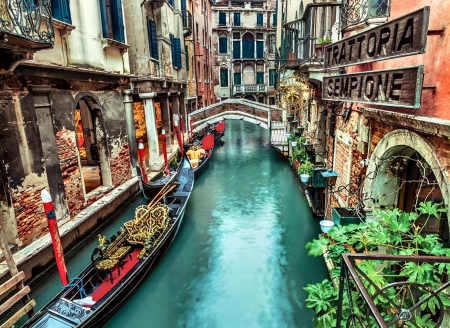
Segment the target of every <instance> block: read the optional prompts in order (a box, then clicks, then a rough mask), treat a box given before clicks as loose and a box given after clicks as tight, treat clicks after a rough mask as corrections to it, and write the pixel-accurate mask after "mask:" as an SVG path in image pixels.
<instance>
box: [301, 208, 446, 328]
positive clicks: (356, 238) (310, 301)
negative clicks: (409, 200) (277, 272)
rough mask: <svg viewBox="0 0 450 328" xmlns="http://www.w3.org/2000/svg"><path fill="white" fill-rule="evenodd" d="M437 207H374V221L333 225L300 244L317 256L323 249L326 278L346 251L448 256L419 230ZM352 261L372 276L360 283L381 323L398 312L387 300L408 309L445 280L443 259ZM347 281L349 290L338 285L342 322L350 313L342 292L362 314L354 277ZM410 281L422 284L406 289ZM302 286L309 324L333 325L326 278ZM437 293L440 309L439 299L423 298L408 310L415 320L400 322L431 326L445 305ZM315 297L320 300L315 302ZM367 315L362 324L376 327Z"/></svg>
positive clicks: (363, 305) (436, 241) (335, 272)
mask: <svg viewBox="0 0 450 328" xmlns="http://www.w3.org/2000/svg"><path fill="white" fill-rule="evenodd" d="M443 212H445V209H444V208H443V207H442V205H441V204H436V203H432V202H426V203H421V204H419V206H418V207H417V209H416V211H415V212H410V213H406V212H403V211H401V210H399V209H392V210H377V211H375V212H374V216H375V220H374V221H372V222H368V223H361V224H358V225H348V226H335V227H333V228H332V229H331V230H330V231H329V232H328V234H327V235H328V236H327V238H325V237H323V236H320V237H319V238H318V239H314V240H313V241H311V242H309V243H307V244H306V249H307V250H308V255H310V256H322V254H323V253H324V252H326V253H327V255H328V258H329V259H331V260H332V261H333V264H334V266H335V269H333V270H332V276H331V278H332V279H333V278H335V277H337V275H339V271H340V265H341V259H342V254H344V253H348V252H351V253H356V252H360V253H366V254H371V253H374V252H377V253H379V254H395V255H416V256H419V255H433V256H442V257H448V256H450V249H447V248H444V246H443V244H442V241H441V240H440V239H439V237H438V236H437V235H436V234H424V233H423V229H424V226H425V225H426V223H427V222H428V220H429V219H430V218H431V217H434V218H440V217H441V214H442V213H443ZM418 218H421V221H418V220H417V219H418ZM419 222H425V223H424V224H423V223H419ZM355 265H356V266H357V267H358V270H361V271H362V272H363V273H364V275H365V276H366V277H368V278H369V279H370V280H371V281H372V283H370V282H368V281H367V280H366V279H362V282H363V284H364V286H365V288H366V289H367V291H368V292H369V294H370V295H373V300H374V303H375V305H376V306H377V308H378V310H379V311H380V313H381V314H382V316H383V317H384V319H385V321H387V322H388V321H390V320H393V319H395V318H397V316H398V310H397V308H395V307H394V306H393V304H397V305H398V306H401V308H409V307H412V306H414V305H415V304H416V303H417V301H418V300H419V299H423V300H425V298H426V297H427V296H429V295H430V294H429V292H428V291H429V290H427V288H429V289H431V290H436V289H438V288H439V287H440V286H441V285H442V283H443V282H446V281H448V272H449V271H450V264H449V263H427V262H420V261H389V260H383V261H380V260H377V261H375V260H356V261H355ZM395 282H403V284H393V283H395ZM349 283H350V286H349V287H350V291H349V290H348V289H347V286H346V285H345V286H344V289H345V291H344V299H343V303H342V313H343V322H346V320H347V318H348V317H349V315H350V314H351V311H350V306H349V304H350V303H349V299H348V293H351V295H352V304H353V305H354V308H353V309H354V311H355V312H356V314H361V316H362V317H363V318H367V317H366V315H365V311H366V308H367V305H366V303H365V301H364V300H363V299H362V297H361V295H360V294H359V292H358V290H357V288H356V285H355V283H354V281H353V280H350V282H349ZM409 283H412V284H413V285H410V284H409ZM415 284H418V285H419V286H422V285H424V286H426V287H425V288H424V289H423V290H422V291H420V290H418V289H417V288H416V289H414V290H412V286H416V285H415ZM375 286H376V287H377V288H384V287H385V288H386V289H383V295H381V294H376V291H377V289H376V288H375ZM386 286H388V287H386ZM414 288H415V287H414ZM304 289H305V290H306V291H307V292H308V293H309V296H308V298H307V300H306V301H307V304H306V305H307V307H309V308H312V309H314V310H315V311H316V316H315V318H314V327H317V328H319V327H320V328H322V327H323V328H325V327H334V326H335V325H336V321H335V319H336V318H335V314H336V310H337V304H336V299H335V298H333V297H332V296H330V295H335V293H336V292H337V289H336V287H335V286H334V285H333V284H332V283H331V281H329V280H326V281H322V282H319V283H317V284H313V285H308V286H307V287H305V288H304ZM318 293H323V295H318ZM439 298H440V300H441V302H442V304H443V306H444V308H439V307H440V306H441V305H440V304H441V303H439V302H438V299H437V298H436V297H431V298H427V299H426V302H424V303H423V304H421V306H420V310H421V311H416V312H414V320H415V323H416V325H414V324H411V325H410V322H406V323H404V325H402V326H401V327H417V326H419V327H435V325H436V317H438V314H439V311H444V309H446V308H448V307H449V306H450V295H449V294H447V293H440V294H439ZM319 302H322V303H321V304H320V307H319ZM373 320H374V319H373V318H369V319H368V322H367V323H366V324H368V327H375V326H378V325H377V324H376V323H375V322H374V321H373Z"/></svg>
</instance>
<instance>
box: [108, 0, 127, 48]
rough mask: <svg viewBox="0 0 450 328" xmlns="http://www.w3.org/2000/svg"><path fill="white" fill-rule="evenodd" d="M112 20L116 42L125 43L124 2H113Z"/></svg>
mask: <svg viewBox="0 0 450 328" xmlns="http://www.w3.org/2000/svg"><path fill="white" fill-rule="evenodd" d="M111 18H112V27H113V36H114V40H116V41H119V42H122V43H125V28H124V26H123V13H122V0H111Z"/></svg>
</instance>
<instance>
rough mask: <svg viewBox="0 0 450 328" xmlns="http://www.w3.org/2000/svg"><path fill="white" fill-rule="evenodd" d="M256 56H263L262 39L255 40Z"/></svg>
mask: <svg viewBox="0 0 450 328" xmlns="http://www.w3.org/2000/svg"><path fill="white" fill-rule="evenodd" d="M256 58H264V41H256Z"/></svg>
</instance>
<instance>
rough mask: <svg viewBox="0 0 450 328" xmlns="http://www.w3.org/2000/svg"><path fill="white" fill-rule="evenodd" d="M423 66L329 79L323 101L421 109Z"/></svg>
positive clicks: (326, 81) (326, 79)
mask: <svg viewBox="0 0 450 328" xmlns="http://www.w3.org/2000/svg"><path fill="white" fill-rule="evenodd" d="M422 80H423V66H415V67H403V68H398V69H390V70H383V71H371V72H363V73H354V74H345V75H335V76H327V77H324V78H323V84H322V99H324V100H333V101H349V102H356V103H361V104H372V105H384V106H395V107H409V108H419V107H420V95H421V90H422Z"/></svg>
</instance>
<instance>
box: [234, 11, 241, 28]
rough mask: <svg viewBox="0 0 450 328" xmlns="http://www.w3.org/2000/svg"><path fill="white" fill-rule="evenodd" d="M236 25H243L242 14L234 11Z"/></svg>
mask: <svg viewBox="0 0 450 328" xmlns="http://www.w3.org/2000/svg"><path fill="white" fill-rule="evenodd" d="M234 26H241V14H240V13H234Z"/></svg>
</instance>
